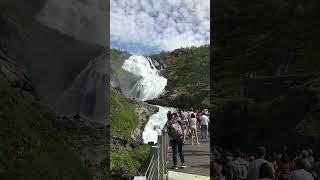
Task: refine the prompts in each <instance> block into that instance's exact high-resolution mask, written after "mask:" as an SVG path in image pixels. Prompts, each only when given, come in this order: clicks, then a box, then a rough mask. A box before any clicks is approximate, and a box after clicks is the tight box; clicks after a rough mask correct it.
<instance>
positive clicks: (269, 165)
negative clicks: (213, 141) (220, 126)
mask: <svg viewBox="0 0 320 180" xmlns="http://www.w3.org/2000/svg"><path fill="white" fill-rule="evenodd" d="M266 155H267V150H266V148H265V147H263V146H259V147H257V149H256V153H255V155H254V156H248V155H246V154H244V153H241V151H240V150H239V149H235V150H234V151H233V153H231V152H225V153H223V155H221V156H220V157H219V158H214V161H213V167H212V170H213V179H215V180H320V155H317V156H316V157H314V154H313V151H312V150H311V149H309V150H302V151H297V153H296V155H294V156H292V157H290V156H289V155H288V153H287V148H284V150H283V152H281V153H273V154H271V155H270V156H268V157H267V156H266Z"/></svg>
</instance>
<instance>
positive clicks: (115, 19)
mask: <svg viewBox="0 0 320 180" xmlns="http://www.w3.org/2000/svg"><path fill="white" fill-rule="evenodd" d="M110 5H111V8H110V10H111V11H110V41H111V47H112V48H117V49H122V50H126V51H128V52H130V53H132V54H137V55H147V54H154V53H159V52H160V51H172V50H174V49H177V48H180V47H190V46H201V45H204V44H209V42H210V0H127V1H126V0H111V1H110Z"/></svg>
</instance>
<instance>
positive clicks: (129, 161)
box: [110, 145, 151, 176]
mask: <svg viewBox="0 0 320 180" xmlns="http://www.w3.org/2000/svg"><path fill="white" fill-rule="evenodd" d="M150 158H151V147H150V146H149V145H140V146H138V147H137V148H134V149H133V150H130V151H118V152H111V155H110V169H111V174H112V175H113V176H117V175H118V176H119V174H118V173H119V172H121V171H125V172H127V173H128V174H138V173H139V172H142V171H145V170H146V169H147V167H148V164H149V160H150ZM123 175H124V174H123Z"/></svg>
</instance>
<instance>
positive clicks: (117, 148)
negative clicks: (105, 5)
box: [110, 88, 151, 176]
mask: <svg viewBox="0 0 320 180" xmlns="http://www.w3.org/2000/svg"><path fill="white" fill-rule="evenodd" d="M110 93H111V96H110V97H111V98H110V112H111V113H110V119H111V123H110V126H111V135H112V136H113V135H115V136H118V137H121V138H122V139H126V140H128V139H130V137H131V135H132V134H133V131H134V130H135V128H137V127H138V125H139V117H138V115H137V113H136V112H135V111H134V109H133V107H132V106H131V105H130V103H129V102H128V101H127V99H126V97H125V96H124V95H123V94H121V92H119V91H117V90H115V89H113V88H110ZM113 146H114V147H113V148H112V150H111V153H110V170H111V174H112V175H113V176H119V175H123V174H119V173H121V172H123V171H125V172H127V173H129V174H138V173H139V172H141V171H144V169H146V166H147V164H148V161H149V159H150V155H151V147H150V146H149V145H138V146H137V147H134V148H131V147H127V144H125V145H121V144H113Z"/></svg>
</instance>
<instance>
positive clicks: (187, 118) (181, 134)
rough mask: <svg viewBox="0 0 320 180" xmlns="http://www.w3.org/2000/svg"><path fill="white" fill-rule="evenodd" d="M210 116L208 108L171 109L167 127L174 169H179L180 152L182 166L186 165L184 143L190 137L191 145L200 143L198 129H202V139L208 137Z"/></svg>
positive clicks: (168, 114)
mask: <svg viewBox="0 0 320 180" xmlns="http://www.w3.org/2000/svg"><path fill="white" fill-rule="evenodd" d="M209 116H210V115H209V112H208V110H207V109H204V110H202V111H200V110H196V111H194V110H193V108H191V109H190V110H185V109H179V110H178V111H176V112H171V111H169V112H168V113H167V123H166V127H167V132H168V134H169V137H170V145H171V147H172V154H173V163H174V164H173V168H174V169H178V166H177V154H178V153H179V156H180V160H181V167H182V168H185V167H186V165H185V163H184V162H185V161H184V155H183V145H184V144H186V143H187V140H188V139H190V140H191V145H194V144H197V145H199V144H200V143H199V137H198V134H197V131H198V130H201V137H200V138H201V139H208V137H209V133H208V127H209ZM194 140H195V143H194Z"/></svg>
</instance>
